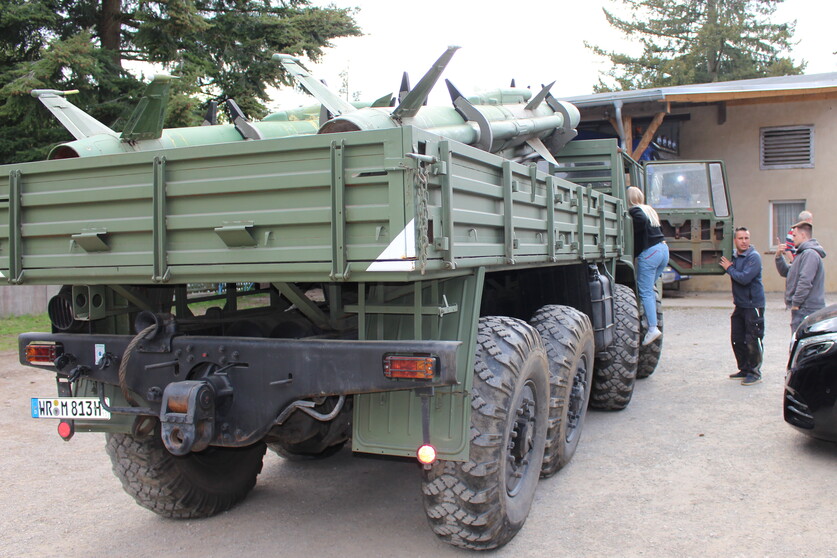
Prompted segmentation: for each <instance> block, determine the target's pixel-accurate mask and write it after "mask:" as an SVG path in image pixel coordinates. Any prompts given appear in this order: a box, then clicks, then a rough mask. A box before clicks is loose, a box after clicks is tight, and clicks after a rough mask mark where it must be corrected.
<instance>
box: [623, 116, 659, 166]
mask: <svg viewBox="0 0 837 558" xmlns="http://www.w3.org/2000/svg"><path fill="white" fill-rule="evenodd" d="M665 117H666V113H664V112H658V113H657V114H656V115H654V120H652V121H651V124H649V125H648V128H647V129H646V130H645V133H644V134H642V139H641V140H639V145H637V146H636V149H634V151H633V154H632V155H631V158H633V159H634V160H635V161H639V158H640V157H641V156H642V152H643V151H645V150H646V148H648V145H649V144H650V143H651V140H652V139H654V136H655V135H656V133H657V130H658V129H659V128H660V124H662V123H663V119H664V118H665Z"/></svg>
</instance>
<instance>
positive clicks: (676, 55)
mask: <svg viewBox="0 0 837 558" xmlns="http://www.w3.org/2000/svg"><path fill="white" fill-rule="evenodd" d="M783 1H784V0H621V2H622V4H624V5H625V7H626V8H627V9H628V13H630V14H631V17H630V18H628V19H622V18H620V17H617V16H616V15H614V13H613V12H611V11H608V10H606V9H605V10H603V11H604V14H605V18H606V19H607V21H608V23H609V24H610V25H612V26H613V27H615V28H616V29H618V30H619V31H622V32H623V33H624V34H625V35H626V36H627V37H628V38H635V37H636V38H638V39H639V42H640V43H641V44H642V48H643V51H642V54H640V55H639V56H631V55H629V54H623V53H617V52H612V51H607V50H604V49H602V48H601V47H599V46H596V45H591V44H589V43H585V44H586V46H587V47H588V48H590V49H592V50H593V51H594V52H595V53H596V54H599V55H601V56H606V57H608V58H610V60H611V62H612V63H613V68H612V69H611V70H609V71H608V72H606V73H605V74H604V75H605V79H602V78H600V79H599V84H598V85H597V86H596V87H595V90H596V91H597V92H601V91H612V90H627V89H647V88H651V87H664V86H673V85H684V84H690V83H708V82H714V81H730V80H739V79H750V78H759V77H770V76H781V75H797V74H801V73H802V71H803V70H804V69H805V64H804V62H803V63H802V64H801V65H795V64H794V63H793V61H792V60H791V59H790V58H789V57H787V56H783V53H787V52H788V51H789V50H790V48H791V46H792V44H793V43H792V37H793V31H794V26H795V22H792V23H773V22H772V21H771V18H772V16H773V14H774V12H775V11H776V8H777V7H778V6H779V4H781V3H782V2H783Z"/></svg>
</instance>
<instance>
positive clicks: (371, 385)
mask: <svg viewBox="0 0 837 558" xmlns="http://www.w3.org/2000/svg"><path fill="white" fill-rule="evenodd" d="M131 340H132V337H131V336H123V335H88V334H83V335H82V334H45V333H26V334H23V335H21V336H20V338H19V346H20V360H21V363H22V364H24V365H30V364H29V363H28V362H26V360H25V354H24V349H25V347H26V346H27V345H28V344H29V343H31V342H33V341H39V342H54V343H60V344H61V346H62V349H63V355H64V356H65V359H64V362H65V363H66V362H69V363H70V364H68V365H66V366H64V368H63V369H62V371H60V372H62V373H64V374H66V373H67V372H68V371H69V370H70V369H71V367H72V368H74V369H75V368H78V367H81V370H82V371H83V372H82V375H83V377H84V378H85V379H86V380H88V381H94V382H100V383H103V384H110V385H119V365H120V362H121V361H122V359H123V358H124V354H125V351H126V349H127V347H128V344H129V343H130V342H131ZM461 346H462V343H461V342H459V341H351V340H321V339H317V340H299V339H268V338H251V337H222V338H219V337H214V336H185V335H184V336H174V337H162V336H161V337H156V338H153V339H150V340H147V341H143V342H142V343H140V344H139V345H137V348H136V349H135V350H134V351H133V353H132V354H131V355H130V358H129V360H128V364H127V367H126V381H125V383H126V385H127V387H128V388H129V389H130V390H131V391H132V392H133V393H135V394H137V395H138V396H139V398H142V399H143V400H144V401H142V402H141V403H140V404H141V405H147V409H146V410H147V412H144V413H143V412H140V413H138V414H147V415H156V416H161V412H162V413H165V410H164V409H162V410H161V406H162V399H163V398H162V394H163V392H164V391H165V390H166V387H167V386H168V385H169V384H173V383H176V382H185V381H203V380H207V379H210V378H213V377H214V378H216V379H217V378H218V377H219V376H223V381H224V385H225V386H226V385H228V386H229V388H230V390H231V391H230V392H229V393H226V392H225V393H223V394H222V396H223V400H219V401H218V403H217V404H216V405H215V411H214V412H215V417H214V422H215V428H214V434H213V439H212V441H211V442H210V443H211V444H212V445H219V446H245V445H249V444H252V443H254V442H256V441H258V440H260V439H262V438H263V437H264V435H265V434H266V433H267V431H268V430H270V428H271V427H272V426H273V425H274V423H275V421H276V419H277V417H278V416H279V415H280V414H281V413H282V411H283V410H284V409H285V408H286V407H287V406H288V405H289V404H291V403H292V402H294V401H297V400H300V399H307V398H311V397H318V396H328V395H350V394H357V393H376V392H388V391H398V390H410V389H416V388H429V387H441V386H451V385H455V384H456V383H457V382H456V356H457V351H458V350H460V347H461ZM390 354H398V355H405V354H421V355H429V356H433V357H436V359H437V372H436V374H435V375H434V377H433V378H432V379H429V380H405V379H391V378H387V377H385V376H384V373H383V361H384V358H385V357H386V356H387V355H390ZM97 355H104V357H103V358H99V359H98V360H97ZM30 366H31V365H30ZM39 367H40V368H44V369H47V370H54V371H56V372H59V371H57V370H56V368H55V366H52V365H47V366H39ZM60 376H61V373H59V377H60ZM116 412H117V413H119V411H118V410H117V411H116ZM134 414H137V413H134Z"/></svg>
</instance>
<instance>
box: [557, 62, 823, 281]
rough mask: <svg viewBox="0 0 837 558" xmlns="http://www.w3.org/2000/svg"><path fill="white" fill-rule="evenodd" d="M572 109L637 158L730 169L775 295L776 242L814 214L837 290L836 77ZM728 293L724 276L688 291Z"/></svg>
mask: <svg viewBox="0 0 837 558" xmlns="http://www.w3.org/2000/svg"><path fill="white" fill-rule="evenodd" d="M567 100H569V101H571V102H572V103H574V104H576V106H578V107H579V108H580V109H581V112H582V124H581V125H580V126H579V130H580V135H581V137H584V136H585V135H588V137H590V136H592V137H596V136H598V137H601V136H602V135H612V136H613V135H616V136H619V137H620V138H621V139H622V141H623V142H624V143H623V145H632V146H633V147H634V149H633V150H632V155H633V156H634V158H639V157H640V156H642V155H643V153H644V154H645V155H646V156H648V155H651V156H652V157H659V158H665V159H721V160H723V161H724V162H725V163H726V170H727V176H728V180H729V184H730V190H731V196H732V204H733V213H734V217H735V218H734V223H735V226H746V227H747V228H749V229H750V232H751V236H752V242H753V244H754V245H755V247H756V248H757V249H758V251H759V253H761V255H762V258H763V260H764V273H763V278H764V286H765V289H766V290H768V291H781V290H783V289H784V279H783V278H782V277H780V276H779V274H778V273H777V272H776V270H775V266H774V264H773V258H774V255H775V249H776V242H777V237H778V238H779V239H780V241H781V240H783V239H784V237H785V234H786V233H787V231H788V228H789V227H790V225H792V224H793V223H795V222H796V220H797V216H798V214H799V212H800V211H802V210H808V211H811V212H812V213H813V214H814V237H815V238H817V240H819V242H820V243H821V244H822V245H823V247H824V248H825V250H826V252H828V253H829V257H826V259H825V264H826V291H828V292H834V291H837V195H835V191H837V73H830V74H817V75H808V76H788V77H780V78H764V79H755V80H742V81H733V82H721V83H708V84H698V85H687V86H679V87H669V88H661V89H654V90H642V91H622V92H615V93H601V94H596V95H587V96H584V97H575V98H571V99H567ZM614 130H616V132H615V133H614ZM647 147H650V150H646V148H647ZM728 288H729V279H728V278H727V277H723V276H720V277H701V278H693V279H692V280H690V281H686V282H684V283H683V289H688V290H724V289H728Z"/></svg>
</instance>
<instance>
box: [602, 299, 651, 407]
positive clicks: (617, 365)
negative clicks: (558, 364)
mask: <svg viewBox="0 0 837 558" xmlns="http://www.w3.org/2000/svg"><path fill="white" fill-rule="evenodd" d="M613 321H614V332H613V344H612V345H611V346H610V347H608V348H607V350H605V351H602V352H600V353H598V354H597V355H596V366H595V370H594V373H593V391H592V393H591V394H590V406H592V407H593V408H595V409H602V410H606V411H619V410H621V409H624V408H625V407H627V406H628V403H630V402H631V397H632V396H633V393H634V384H635V383H636V371H637V361H638V360H639V343H640V337H639V311H638V309H637V303H636V295H635V294H634V292H633V291H632V290H631V289H630V288H629V287H626V286H625V285H619V284H617V285H615V286H614V289H613Z"/></svg>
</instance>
